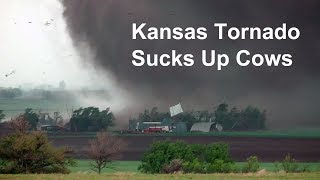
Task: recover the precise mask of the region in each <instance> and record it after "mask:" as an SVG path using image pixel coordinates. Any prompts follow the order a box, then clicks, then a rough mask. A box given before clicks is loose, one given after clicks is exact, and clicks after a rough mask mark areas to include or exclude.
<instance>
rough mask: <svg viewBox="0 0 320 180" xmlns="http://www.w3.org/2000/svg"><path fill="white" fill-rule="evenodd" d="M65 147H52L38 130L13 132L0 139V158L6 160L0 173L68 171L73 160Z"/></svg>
mask: <svg viewBox="0 0 320 180" xmlns="http://www.w3.org/2000/svg"><path fill="white" fill-rule="evenodd" d="M67 152H68V150H67V149H66V148H59V149H57V148H54V147H53V146H52V145H51V144H50V143H49V141H48V139H47V137H46V135H45V134H43V133H40V132H32V133H18V132H17V133H14V134H11V135H9V136H7V137H5V138H2V139H1V141H0V158H1V159H2V160H4V161H5V162H6V164H5V167H4V168H2V171H3V172H2V173H68V172H69V170H68V169H67V165H73V164H74V162H73V161H72V160H71V159H69V158H67V157H66V153H67Z"/></svg>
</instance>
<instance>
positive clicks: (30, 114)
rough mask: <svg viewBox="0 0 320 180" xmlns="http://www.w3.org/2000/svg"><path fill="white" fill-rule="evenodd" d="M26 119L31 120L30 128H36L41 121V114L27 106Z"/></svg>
mask: <svg viewBox="0 0 320 180" xmlns="http://www.w3.org/2000/svg"><path fill="white" fill-rule="evenodd" d="M23 116H24V118H25V119H26V121H28V122H29V124H30V128H31V129H32V130H35V129H36V128H37V124H38V122H39V115H38V114H37V113H35V112H34V111H33V110H32V109H31V108H27V109H26V110H25V112H24V114H23Z"/></svg>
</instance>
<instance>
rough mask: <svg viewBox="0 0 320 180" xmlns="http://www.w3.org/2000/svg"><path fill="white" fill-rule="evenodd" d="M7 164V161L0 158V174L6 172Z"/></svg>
mask: <svg viewBox="0 0 320 180" xmlns="http://www.w3.org/2000/svg"><path fill="white" fill-rule="evenodd" d="M7 166H8V162H7V161H5V160H3V159H1V158H0V174H3V173H5V172H6V167H7Z"/></svg>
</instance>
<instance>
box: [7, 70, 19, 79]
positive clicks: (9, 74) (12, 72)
mask: <svg viewBox="0 0 320 180" xmlns="http://www.w3.org/2000/svg"><path fill="white" fill-rule="evenodd" d="M14 73H16V71H15V70H13V71H11V72H10V73H8V74H6V75H5V76H6V77H9V76H11V75H12V74H14Z"/></svg>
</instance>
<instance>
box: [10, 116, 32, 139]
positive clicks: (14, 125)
mask: <svg viewBox="0 0 320 180" xmlns="http://www.w3.org/2000/svg"><path fill="white" fill-rule="evenodd" d="M30 127H31V126H30V123H29V122H28V121H27V120H26V118H25V117H24V116H23V115H19V116H18V117H16V118H15V119H11V121H10V122H9V128H10V129H11V130H13V131H14V132H16V133H22V134H24V133H26V132H27V131H28V130H29V129H30Z"/></svg>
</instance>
